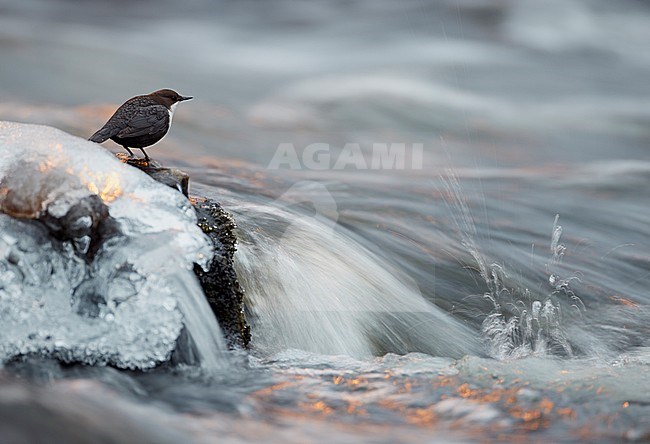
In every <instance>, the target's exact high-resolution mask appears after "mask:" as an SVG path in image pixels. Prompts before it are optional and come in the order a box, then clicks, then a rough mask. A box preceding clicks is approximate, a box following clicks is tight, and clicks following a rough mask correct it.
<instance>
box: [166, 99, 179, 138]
mask: <svg viewBox="0 0 650 444" xmlns="http://www.w3.org/2000/svg"><path fill="white" fill-rule="evenodd" d="M179 103H180V102H176V103H174V104H173V105H172V106H171V107H170V108H169V126H168V127H167V131H169V128H171V126H172V120H173V119H174V112H175V111H176V107H177V106H178V104H179Z"/></svg>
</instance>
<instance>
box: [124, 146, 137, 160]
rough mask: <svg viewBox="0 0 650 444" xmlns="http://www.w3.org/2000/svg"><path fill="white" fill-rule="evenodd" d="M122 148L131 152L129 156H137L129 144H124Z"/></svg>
mask: <svg viewBox="0 0 650 444" xmlns="http://www.w3.org/2000/svg"><path fill="white" fill-rule="evenodd" d="M122 148H124V149H125V150H127V151H128V152H129V156H131V157H135V154H133V151H131V150H130V149H129V147H128V146H126V145H122Z"/></svg>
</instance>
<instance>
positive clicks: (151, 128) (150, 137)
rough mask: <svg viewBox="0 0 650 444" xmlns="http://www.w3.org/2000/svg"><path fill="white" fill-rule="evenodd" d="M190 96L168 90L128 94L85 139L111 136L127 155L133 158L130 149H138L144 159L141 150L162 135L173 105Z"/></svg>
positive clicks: (99, 140)
mask: <svg viewBox="0 0 650 444" xmlns="http://www.w3.org/2000/svg"><path fill="white" fill-rule="evenodd" d="M191 99H193V97H190V96H187V97H184V96H181V95H180V94H178V93H177V92H176V91H174V90H172V89H160V90H158V91H154V92H152V93H151V94H145V95H141V96H135V97H132V98H130V99H129V100H127V101H126V102H124V103H123V104H122V105H121V106H120V107H119V108H118V109H117V110H116V111H115V113H114V114H113V115H112V116H111V118H110V119H108V122H106V123H105V124H104V126H103V127H101V129H99V130H98V131H97V132H96V133H95V134H93V135H92V136H90V138H89V139H88V140H90V141H91V142H96V143H102V142H105V141H106V140H108V139H111V140H113V141H114V142H115V143H117V144H118V145H122V147H123V148H124V149H125V150H126V151H128V153H129V155H130V156H131V157H135V156H134V154H133V151H131V148H138V149H139V150H140V151H142V154H144V158H145V160H147V161H148V160H149V156H148V155H147V153H146V151H145V150H144V149H145V148H146V147H148V146H151V145H153V144H155V143H157V142H159V141H160V140H161V139H162V138H163V137H165V134H167V131H169V128H170V127H171V126H172V118H173V117H174V111H175V110H176V106H178V104H179V103H180V102H184V101H186V100H191Z"/></svg>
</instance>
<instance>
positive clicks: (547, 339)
mask: <svg viewBox="0 0 650 444" xmlns="http://www.w3.org/2000/svg"><path fill="white" fill-rule="evenodd" d="M443 185H444V188H445V191H446V193H447V196H448V201H449V202H451V204H450V205H452V206H453V208H451V213H452V218H453V220H454V223H455V225H456V227H457V228H458V230H459V233H460V236H461V244H462V245H463V247H464V248H465V249H466V251H467V252H469V253H470V254H471V256H472V257H473V259H474V260H475V262H476V264H477V266H478V271H479V274H480V275H481V277H482V278H483V280H484V281H485V283H486V285H487V287H488V292H486V293H485V294H484V295H483V297H484V298H485V299H487V300H488V301H489V302H490V303H491V305H492V307H493V308H492V311H491V312H490V313H489V314H487V316H486V317H485V319H484V320H483V322H482V324H481V332H482V336H483V339H484V341H485V344H486V346H487V350H488V354H489V355H490V356H492V357H494V358H495V359H517V358H522V357H526V356H530V355H547V354H557V355H563V356H572V355H573V349H572V347H571V344H570V342H569V340H568V338H567V334H566V331H565V328H564V326H563V323H562V306H561V303H560V301H559V299H558V296H566V297H568V298H569V299H570V300H571V301H573V304H572V306H573V307H575V308H577V309H578V311H580V310H584V309H585V307H584V304H582V301H581V300H580V298H578V297H577V296H576V295H575V293H574V292H573V291H572V290H571V282H572V281H574V280H579V278H578V277H577V276H571V277H569V278H562V277H561V276H560V274H559V272H553V271H552V269H554V268H555V266H557V265H559V264H560V263H561V262H562V258H563V257H564V254H565V252H566V246H565V245H564V244H562V243H561V242H560V240H561V236H562V226H560V225H558V221H559V215H556V217H555V221H554V224H553V230H552V234H551V244H550V250H551V258H550V265H549V264H547V265H546V270H547V274H548V283H549V284H550V285H551V288H552V290H551V292H550V293H549V294H548V295H546V296H542V295H534V294H532V293H531V292H530V290H529V289H528V288H525V287H522V286H521V285H519V284H517V282H516V281H514V280H513V279H511V278H510V277H509V275H508V273H507V272H506V270H505V269H504V267H503V266H501V265H499V264H498V263H489V262H488V260H487V259H486V257H485V256H484V255H483V254H482V253H481V251H480V249H479V247H478V244H477V242H476V239H475V237H476V233H477V230H476V227H475V224H474V220H473V217H472V214H471V212H470V210H469V207H468V205H467V203H466V201H465V198H464V195H463V193H462V189H461V187H460V184H459V182H458V179H457V177H456V176H455V175H454V173H453V171H450V170H448V171H447V177H446V178H443Z"/></svg>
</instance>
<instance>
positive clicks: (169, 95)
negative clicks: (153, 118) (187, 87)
mask: <svg viewBox="0 0 650 444" xmlns="http://www.w3.org/2000/svg"><path fill="white" fill-rule="evenodd" d="M149 95H150V96H151V97H152V98H154V99H156V100H157V101H159V102H160V103H162V104H163V105H165V106H166V107H167V108H170V107H171V106H172V105H174V104H175V103H178V102H182V101H184V100H190V99H193V97H189V96H188V97H185V96H181V95H180V94H178V93H177V92H176V91H174V90H173V89H159V90H158V91H155V92H152V93H151V94H149Z"/></svg>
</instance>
